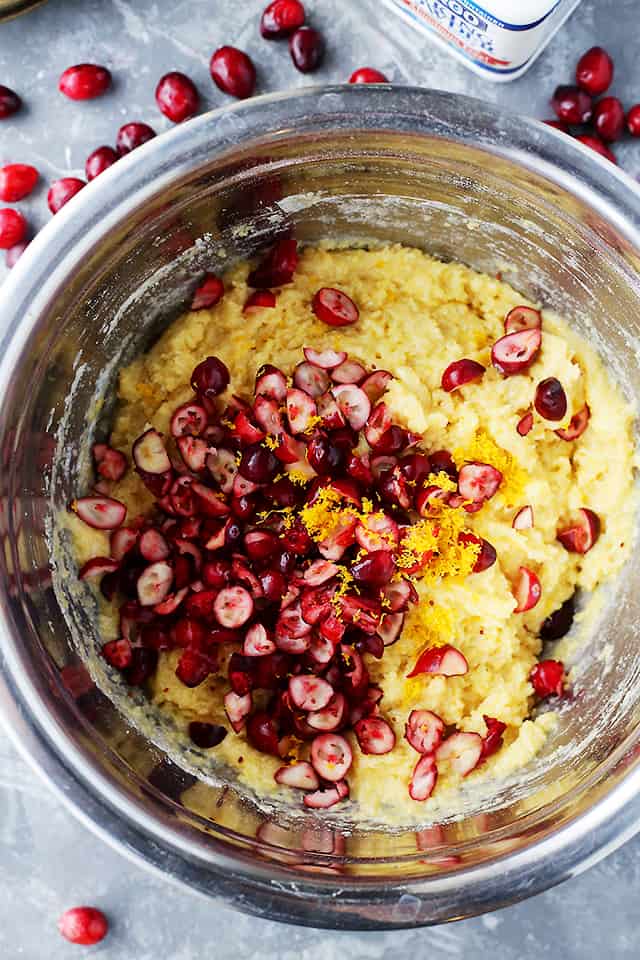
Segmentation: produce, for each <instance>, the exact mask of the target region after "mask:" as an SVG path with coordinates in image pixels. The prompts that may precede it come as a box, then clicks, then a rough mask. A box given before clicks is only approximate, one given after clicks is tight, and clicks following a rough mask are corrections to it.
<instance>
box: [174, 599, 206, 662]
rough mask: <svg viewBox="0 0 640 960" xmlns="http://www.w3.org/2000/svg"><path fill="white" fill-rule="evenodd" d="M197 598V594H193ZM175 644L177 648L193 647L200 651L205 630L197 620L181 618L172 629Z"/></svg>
mask: <svg viewBox="0 0 640 960" xmlns="http://www.w3.org/2000/svg"><path fill="white" fill-rule="evenodd" d="M194 596H196V597H197V596H198V594H194ZM173 635H174V638H175V642H176V643H177V645H178V646H179V647H194V648H195V649H197V650H201V649H202V647H203V646H204V642H205V636H206V634H205V629H204V627H203V626H202V624H201V623H199V622H198V621H197V620H193V619H192V618H191V617H182V618H181V619H180V620H178V622H177V623H176V625H175V627H174V628H173Z"/></svg>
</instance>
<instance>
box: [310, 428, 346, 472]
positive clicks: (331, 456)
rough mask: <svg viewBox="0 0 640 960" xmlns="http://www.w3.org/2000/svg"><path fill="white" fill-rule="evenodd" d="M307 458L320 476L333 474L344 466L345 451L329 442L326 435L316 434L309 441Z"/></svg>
mask: <svg viewBox="0 0 640 960" xmlns="http://www.w3.org/2000/svg"><path fill="white" fill-rule="evenodd" d="M307 460H308V461H309V465H310V466H312V467H313V469H314V470H315V471H316V473H317V474H319V475H320V476H321V477H329V476H334V475H335V474H336V473H338V472H340V471H341V470H342V468H343V466H344V461H345V452H344V449H343V448H341V447H340V446H338V445H336V444H334V443H331V441H330V440H329V438H328V437H325V436H324V435H322V434H318V435H317V436H315V437H312V438H311V440H310V441H309V445H308V447H307Z"/></svg>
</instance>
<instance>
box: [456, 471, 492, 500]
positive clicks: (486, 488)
mask: <svg viewBox="0 0 640 960" xmlns="http://www.w3.org/2000/svg"><path fill="white" fill-rule="evenodd" d="M502 480H503V477H502V474H501V472H500V471H499V470H497V469H496V468H495V467H492V466H491V464H489V463H465V465H464V466H463V467H461V468H460V473H459V475H458V491H459V493H460V495H461V496H463V497H464V498H465V500H471V501H478V500H490V499H491V497H493V496H494V495H495V494H496V493H497V492H498V488H499V486H500V484H501V483H502Z"/></svg>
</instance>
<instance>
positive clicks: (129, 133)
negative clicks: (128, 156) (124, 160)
mask: <svg viewBox="0 0 640 960" xmlns="http://www.w3.org/2000/svg"><path fill="white" fill-rule="evenodd" d="M155 135H156V132H155V130H154V129H153V128H152V127H150V126H149V124H148V123H140V122H136V121H133V122H132V123H125V124H124V126H122V127H120V129H119V130H118V133H117V135H116V150H117V151H118V153H119V154H120V156H121V157H124V155H125V153H131V151H132V150H135V149H136V148H137V147H141V146H142V144H143V143H147V141H148V140H152V139H153V138H154V137H155Z"/></svg>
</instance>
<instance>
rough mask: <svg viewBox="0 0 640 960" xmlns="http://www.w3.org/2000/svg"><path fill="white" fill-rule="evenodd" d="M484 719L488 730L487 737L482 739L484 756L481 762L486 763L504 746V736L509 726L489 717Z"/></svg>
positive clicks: (482, 755)
mask: <svg viewBox="0 0 640 960" xmlns="http://www.w3.org/2000/svg"><path fill="white" fill-rule="evenodd" d="M482 719H483V720H484V722H485V726H486V728H487V732H486V735H485V736H484V737H483V738H482V754H481V757H480V760H481V761H484V760H486V759H487V757H490V756H492V755H493V754H494V753H495V752H496V751H497V750H499V749H500V747H501V746H502V734H503V733H504V731H505V730H506V729H507V725H506V723H503V721H502V720H496V719H495V718H494V717H487V716H486V715H485V716H483V718H482Z"/></svg>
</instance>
